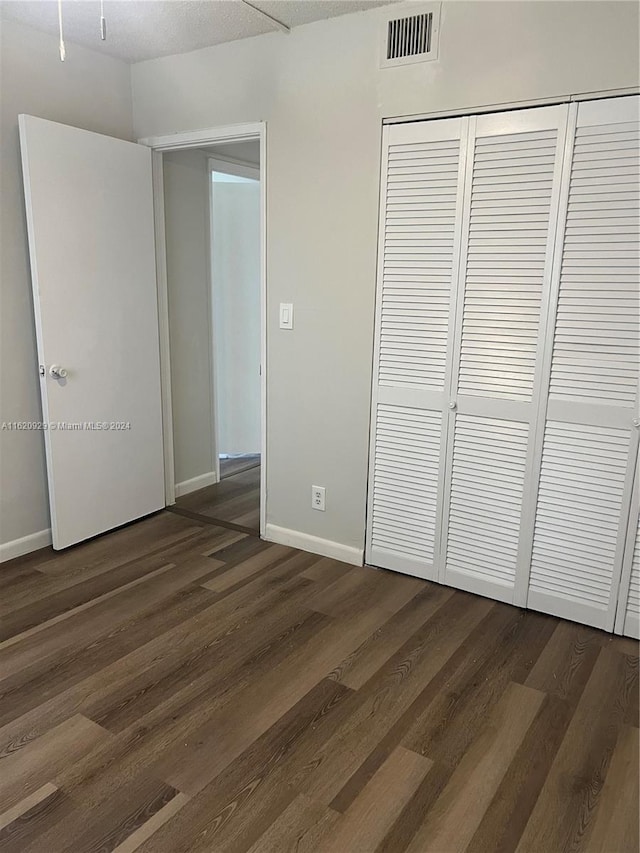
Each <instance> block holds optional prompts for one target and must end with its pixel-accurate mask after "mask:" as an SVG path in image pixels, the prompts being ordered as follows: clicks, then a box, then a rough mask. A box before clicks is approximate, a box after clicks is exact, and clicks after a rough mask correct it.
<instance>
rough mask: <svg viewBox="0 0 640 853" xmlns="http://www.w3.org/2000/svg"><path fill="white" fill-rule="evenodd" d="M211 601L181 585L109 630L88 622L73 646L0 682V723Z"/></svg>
mask: <svg viewBox="0 0 640 853" xmlns="http://www.w3.org/2000/svg"><path fill="white" fill-rule="evenodd" d="M163 580H164V578H163ZM157 589H158V587H155V588H154V592H157ZM147 599H148V596H147ZM214 600H215V598H214V594H213V593H210V592H209V591H208V590H205V589H202V588H200V587H186V588H184V587H183V588H182V589H179V590H178V591H177V592H176V593H174V594H172V595H167V596H166V597H164V598H162V599H161V601H160V602H159V603H158V605H156V606H154V605H153V601H151V602H150V601H148V600H147V602H146V603H147V604H150V605H151V606H149V607H147V608H146V609H143V608H142V606H141V607H140V609H139V610H138V611H137V612H134V615H133V616H132V617H131V618H130V619H129V620H126V621H124V622H122V623H120V624H118V623H117V622H116V624H113V625H112V627H111V630H110V631H108V632H100V631H98V630H96V631H95V632H93V631H92V623H91V622H89V623H88V624H87V630H85V631H84V632H82V634H81V635H80V636H79V638H78V641H77V644H76V646H75V648H73V647H72V648H67V649H65V652H64V653H61V652H58V653H57V654H56V653H55V652H53V653H50V654H46V655H43V656H42V659H41V660H40V661H36V662H35V663H34V664H31V665H30V666H27V667H24V668H23V669H22V670H21V671H19V672H17V673H16V674H15V675H14V676H11V677H8V678H6V679H3V680H2V682H0V725H1V726H3V725H6V724H7V723H9V722H11V721H12V720H15V719H16V718H17V717H20V716H21V715H23V714H25V713H28V712H29V711H31V710H33V709H35V708H37V707H38V705H40V704H41V703H42V697H43V695H46V696H47V697H48V698H49V699H50V698H52V697H54V696H57V695H60V694H61V693H63V692H65V691H66V690H69V689H70V688H72V687H73V686H74V685H75V684H78V683H79V682H80V681H83V680H84V679H86V678H88V677H90V676H95V674H96V673H98V672H100V671H101V670H102V669H104V667H106V666H109V665H112V664H114V663H116V662H117V661H119V660H120V659H121V658H123V657H124V656H126V655H127V654H129V653H131V652H133V651H135V650H136V649H138V648H140V647H142V646H144V645H146V643H148V642H150V641H151V640H153V639H154V638H155V637H157V636H158V635H159V634H163V633H165V632H166V631H168V630H171V628H172V627H173V626H177V625H179V624H180V623H181V622H185V621H186V620H187V619H189V618H190V617H192V616H194V615H196V614H197V613H200V612H202V611H203V610H205V609H206V608H207V607H209V606H210V605H211V604H212V603H213V601H214ZM129 603H130V602H129Z"/></svg>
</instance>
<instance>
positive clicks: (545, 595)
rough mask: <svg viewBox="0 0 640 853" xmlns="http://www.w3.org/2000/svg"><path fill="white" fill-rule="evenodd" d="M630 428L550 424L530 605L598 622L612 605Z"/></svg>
mask: <svg viewBox="0 0 640 853" xmlns="http://www.w3.org/2000/svg"><path fill="white" fill-rule="evenodd" d="M629 439H630V431H629V430H621V429H614V428H611V427H596V426H583V425H578V424H566V423H561V422H555V421H548V422H547V425H546V428H545V435H544V445H543V454H542V467H541V472H540V484H539V489H538V507H537V513H536V521H535V532H534V539H533V554H532V558H531V574H530V580H529V583H530V596H529V603H530V605H531V606H533V607H535V608H536V609H541V610H545V611H546V612H552V613H554V612H555V613H557V615H563V616H567V617H569V618H574V619H578V620H579V621H585V622H588V623H589V624H591V625H596V626H598V627H604V626H605V624H606V621H607V618H608V613H609V612H610V609H611V604H612V601H611V597H612V595H615V594H616V592H617V586H614V584H613V580H614V578H613V573H614V568H615V562H616V553H617V549H618V547H619V530H620V525H621V519H622V518H623V503H624V497H625V480H626V476H627V465H628V454H629Z"/></svg>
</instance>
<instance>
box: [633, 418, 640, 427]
mask: <svg viewBox="0 0 640 853" xmlns="http://www.w3.org/2000/svg"><path fill="white" fill-rule="evenodd" d="M633 425H634V427H635V428H636V429H640V418H634V419H633Z"/></svg>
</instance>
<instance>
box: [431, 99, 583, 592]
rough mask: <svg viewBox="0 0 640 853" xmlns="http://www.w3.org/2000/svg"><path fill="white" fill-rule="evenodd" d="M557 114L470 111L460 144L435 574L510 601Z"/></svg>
mask: <svg viewBox="0 0 640 853" xmlns="http://www.w3.org/2000/svg"><path fill="white" fill-rule="evenodd" d="M566 115H567V109H566V107H546V108H543V109H535V110H521V111H518V112H516V113H510V114H494V115H487V116H481V117H478V118H476V119H472V120H471V122H470V134H469V140H468V144H467V174H466V186H465V197H466V198H465V209H464V214H463V219H464V222H463V236H462V261H461V274H460V283H459V290H458V299H457V305H456V308H457V311H456V338H457V341H458V344H457V346H456V356H455V359H454V367H453V376H452V388H453V389H454V393H452V395H451V399H450V401H449V416H448V424H447V430H448V438H447V460H448V462H447V478H446V483H445V488H446V500H445V506H446V509H445V512H444V526H443V530H444V531H445V537H444V538H445V539H446V544H445V546H444V553H443V558H442V561H441V567H440V578H441V579H442V581H443V582H444V583H447V584H449V585H451V586H457V587H461V588H463V589H467V590H470V591H471V592H476V593H480V594H483V595H488V596H491V597H493V598H497V599H500V600H502V601H517V602H518V603H520V599H519V598H518V596H521V601H522V603H523V602H524V600H525V598H526V572H527V569H528V557H529V555H528V553H527V551H526V547H525V545H526V537H524V538H523V535H522V532H523V519H524V518H525V514H524V509H525V497H527V496H528V495H529V493H530V489H529V488H528V484H529V483H530V481H531V478H532V470H531V463H532V450H531V447H530V442H531V434H532V431H533V430H532V427H533V425H534V424H535V418H536V413H537V399H538V393H539V381H540V354H541V348H540V344H539V340H540V331H541V324H542V323H543V321H544V320H545V315H544V311H543V303H544V302H545V301H547V300H548V291H549V286H550V276H551V261H552V255H553V240H554V235H555V222H556V216H557V210H558V203H559V195H560V178H561V162H562V150H563V145H564V133H565V127H566ZM527 518H528V523H529V524H531V521H532V518H531V513H529V516H528V517H527ZM520 578H522V580H521V582H519V579H520Z"/></svg>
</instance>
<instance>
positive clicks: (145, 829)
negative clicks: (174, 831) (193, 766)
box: [113, 794, 189, 853]
mask: <svg viewBox="0 0 640 853" xmlns="http://www.w3.org/2000/svg"><path fill="white" fill-rule="evenodd" d="M188 802H189V797H187V796H186V794H176V796H175V797H173V798H172V799H170V800H169V802H168V803H167V804H166V805H165V806H163V807H162V808H161V809H159V810H158V811H157V812H156V813H155V814H154V815H152V816H151V817H150V818H149V820H147V821H145V823H143V824H142V825H141V826H139V827H138V828H137V829H136V830H135V831H134V832H132V833H131V835H129V836H128V837H127V838H125V840H124V841H122V842H121V843H120V844H118V846H117V847H115V848H114V849H113V853H135V851H136V850H138V849H139V848H140V847H141V846H142V844H144V842H145V841H147V839H149V838H151V836H152V835H153V834H154V832H157V831H158V830H159V829H160V827H161V826H164V824H165V823H166V822H167V821H168V820H171V818H172V817H173V816H174V815H175V814H177V813H178V812H179V811H180V809H181V808H182V807H183V806H184V804H185V803H188Z"/></svg>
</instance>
